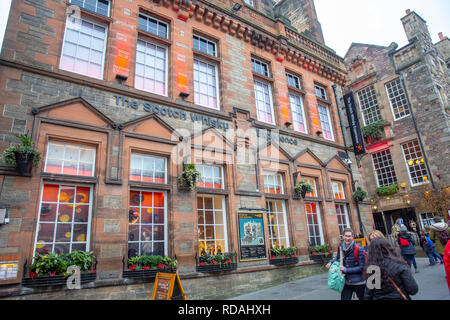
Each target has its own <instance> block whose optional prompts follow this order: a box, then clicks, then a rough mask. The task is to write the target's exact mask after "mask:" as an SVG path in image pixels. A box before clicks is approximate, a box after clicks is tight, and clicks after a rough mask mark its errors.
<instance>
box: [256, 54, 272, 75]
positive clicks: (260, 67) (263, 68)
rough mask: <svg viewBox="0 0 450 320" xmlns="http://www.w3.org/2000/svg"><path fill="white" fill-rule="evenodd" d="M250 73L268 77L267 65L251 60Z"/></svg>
mask: <svg viewBox="0 0 450 320" xmlns="http://www.w3.org/2000/svg"><path fill="white" fill-rule="evenodd" d="M252 71H253V72H255V73H257V74H260V75H262V76H265V77H269V76H270V74H269V65H268V64H267V63H265V62H262V61H259V60H256V59H253V58H252Z"/></svg>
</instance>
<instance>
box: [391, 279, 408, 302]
mask: <svg viewBox="0 0 450 320" xmlns="http://www.w3.org/2000/svg"><path fill="white" fill-rule="evenodd" d="M389 280H390V281H391V283H392V284H393V285H394V287H395V289H397V292H398V293H400V295H401V296H402V298H403V300H409V299H408V298H407V297H406V296H405V294H404V293H403V291H402V290H401V289H400V288H399V287H398V286H397V284H396V283H395V281H394V280H392V278H391V277H389Z"/></svg>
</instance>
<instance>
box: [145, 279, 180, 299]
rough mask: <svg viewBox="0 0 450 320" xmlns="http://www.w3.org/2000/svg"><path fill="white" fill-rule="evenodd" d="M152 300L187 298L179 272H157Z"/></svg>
mask: <svg viewBox="0 0 450 320" xmlns="http://www.w3.org/2000/svg"><path fill="white" fill-rule="evenodd" d="M152 300H186V295H185V294H184V290H183V286H182V285H181V281H180V276H179V275H178V273H160V272H158V273H157V274H156V279H155V284H154V285H153V294H152Z"/></svg>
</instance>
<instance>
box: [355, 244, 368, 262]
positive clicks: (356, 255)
mask: <svg viewBox="0 0 450 320" xmlns="http://www.w3.org/2000/svg"><path fill="white" fill-rule="evenodd" d="M359 247H360V245H357V246H355V249H354V250H353V253H354V254H355V261H356V264H359V259H358V254H359ZM363 252H364V257H365V259H366V262H367V252H366V250H364V249H363Z"/></svg>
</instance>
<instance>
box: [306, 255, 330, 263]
mask: <svg viewBox="0 0 450 320" xmlns="http://www.w3.org/2000/svg"><path fill="white" fill-rule="evenodd" d="M332 258H333V255H332V254H327V255H325V254H316V255H314V254H310V255H309V259H310V260H312V261H315V262H321V263H325V262H328V261H330V260H331V259H332Z"/></svg>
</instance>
